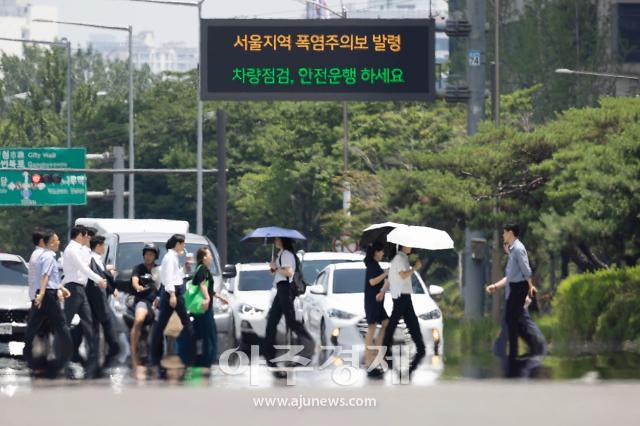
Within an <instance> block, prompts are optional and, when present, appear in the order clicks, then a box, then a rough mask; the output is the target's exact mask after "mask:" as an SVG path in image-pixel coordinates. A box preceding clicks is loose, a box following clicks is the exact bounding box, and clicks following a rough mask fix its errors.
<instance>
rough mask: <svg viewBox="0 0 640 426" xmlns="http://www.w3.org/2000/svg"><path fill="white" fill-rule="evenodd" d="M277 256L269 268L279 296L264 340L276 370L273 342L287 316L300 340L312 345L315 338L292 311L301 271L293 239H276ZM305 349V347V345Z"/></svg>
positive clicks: (266, 351)
mask: <svg viewBox="0 0 640 426" xmlns="http://www.w3.org/2000/svg"><path fill="white" fill-rule="evenodd" d="M273 243H274V245H275V247H276V248H277V249H278V253H277V255H276V257H275V259H272V260H271V263H270V264H269V269H270V271H271V274H272V275H273V285H274V287H276V295H275V298H274V299H273V302H272V304H271V308H270V309H269V313H268V315H267V325H266V330H265V340H264V355H265V359H266V360H267V365H268V366H269V367H275V363H274V362H273V359H274V358H275V352H276V351H275V347H274V343H275V340H276V332H277V328H278V323H279V322H280V319H281V318H282V316H283V315H284V318H285V321H286V323H287V327H288V328H289V329H290V330H291V331H293V332H294V333H296V335H297V336H298V338H300V339H303V340H306V341H308V342H313V338H312V337H311V335H310V334H309V332H308V331H307V330H306V329H305V328H304V325H302V323H301V322H299V321H297V320H296V318H295V314H294V308H293V298H294V294H293V285H294V282H293V277H294V275H295V272H296V270H297V268H298V265H297V264H298V262H297V260H296V255H295V254H294V248H293V240H292V239H291V238H284V237H275V238H274V240H273ZM305 346H306V345H305Z"/></svg>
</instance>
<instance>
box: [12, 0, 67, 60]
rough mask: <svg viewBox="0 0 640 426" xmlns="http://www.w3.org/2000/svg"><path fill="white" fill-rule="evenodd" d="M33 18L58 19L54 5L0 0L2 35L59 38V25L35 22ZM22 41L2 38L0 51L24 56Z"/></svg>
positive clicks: (19, 0) (34, 38) (18, 37)
mask: <svg viewBox="0 0 640 426" xmlns="http://www.w3.org/2000/svg"><path fill="white" fill-rule="evenodd" d="M33 18H43V19H52V20H56V19H58V10H57V8H56V7H54V6H38V5H32V4H30V3H28V2H27V1H26V0H0V37H5V38H14V39H29V40H41V41H52V40H55V39H56V38H58V26H57V25H56V24H48V23H41V22H33V21H32V19H33ZM22 46H23V45H22V43H18V42H12V41H4V40H0V52H1V53H4V54H5V55H10V56H18V57H22V52H23V50H22Z"/></svg>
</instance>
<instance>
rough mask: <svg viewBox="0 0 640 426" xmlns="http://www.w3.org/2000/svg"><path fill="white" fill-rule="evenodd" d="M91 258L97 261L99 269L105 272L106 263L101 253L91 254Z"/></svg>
mask: <svg viewBox="0 0 640 426" xmlns="http://www.w3.org/2000/svg"><path fill="white" fill-rule="evenodd" d="M91 257H92V258H93V260H95V261H96V263H97V264H98V268H100V270H101V271H105V270H106V268H105V267H104V263H103V262H102V255H101V254H99V253H96V252H95V251H92V252H91Z"/></svg>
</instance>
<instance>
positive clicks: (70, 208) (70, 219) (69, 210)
mask: <svg viewBox="0 0 640 426" xmlns="http://www.w3.org/2000/svg"><path fill="white" fill-rule="evenodd" d="M71 117H72V114H71V42H70V41H69V40H67V148H71V119H72V118H71ZM72 224H73V206H72V205H71V204H69V205H68V206H67V232H71V225H72Z"/></svg>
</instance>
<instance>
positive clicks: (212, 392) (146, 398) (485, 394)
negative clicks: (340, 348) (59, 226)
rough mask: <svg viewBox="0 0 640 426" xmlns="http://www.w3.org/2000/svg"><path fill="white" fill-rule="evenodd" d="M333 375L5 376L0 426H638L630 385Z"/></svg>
mask: <svg viewBox="0 0 640 426" xmlns="http://www.w3.org/2000/svg"><path fill="white" fill-rule="evenodd" d="M333 371H335V370H333ZM333 371H332V370H327V371H326V372H317V371H316V372H300V373H296V376H297V378H296V382H295V385H287V383H286V381H284V380H278V379H275V378H273V377H272V375H271V373H270V372H269V371H267V370H266V368H264V367H261V368H258V369H257V371H255V372H253V373H252V374H253V375H254V376H256V377H257V381H255V382H253V383H250V382H249V380H250V374H251V373H248V372H247V373H243V374H239V375H235V376H229V375H222V374H221V373H219V372H216V373H214V374H213V375H212V377H210V378H200V379H192V380H188V381H185V382H178V383H177V384H171V383H170V382H166V381H163V382H160V381H143V382H136V381H132V379H131V378H130V377H128V376H126V375H122V376H118V375H117V374H115V375H113V376H112V377H111V378H107V379H102V380H99V381H91V382H83V381H73V382H69V381H47V380H36V381H31V379H30V378H28V377H13V378H12V377H11V376H10V375H5V376H4V377H3V378H2V380H1V381H0V424H2V425H3V426H13V425H16V426H17V425H20V426H25V425H29V426H30V425H47V426H49V425H65V426H71V425H82V426H101V425H108V426H115V425H150V424H153V425H185V424H189V425H213V424H221V425H248V424H256V423H258V424H261V425H262V424H264V425H293V424H295V425H296V426H297V425H305V426H307V425H345V424H353V425H360V424H366V425H392V426H399V425H404V424H407V425H408V424H423V425H437V426H449V425H465V426H467V425H509V426H513V425H518V426H521V425H537V426H538V425H563V426H566V425H580V426H586V425H598V426H602V425H605V426H608V425H611V426H613V425H615V426H618V425H635V424H639V421H640V420H639V419H640V406H639V404H638V398H639V397H640V382H635V381H634V382H632V381H629V382H601V381H598V380H597V379H595V378H594V379H589V378H585V379H582V380H576V381H567V382H552V381H546V380H522V379H519V380H456V381H439V380H438V379H437V375H436V374H434V373H433V371H432V369H428V368H425V369H421V370H420V372H419V374H417V375H416V376H415V377H414V379H413V380H412V381H411V383H410V384H394V383H392V381H393V380H394V378H393V377H389V376H388V377H387V378H386V379H385V380H377V381H368V380H366V378H363V377H360V378H359V379H358V380H356V381H355V382H353V383H350V384H348V385H347V386H342V385H338V384H336V383H335V382H334V381H333V380H331V378H332V375H333ZM256 398H258V399H256ZM259 398H262V399H259ZM273 398H288V399H278V400H275V399H273ZM314 398H315V399H314ZM337 398H342V399H341V400H340V399H337ZM353 398H357V399H355V400H354V399H353ZM368 398H370V399H368ZM322 399H324V403H325V405H331V404H333V405H336V404H346V405H349V404H351V405H355V406H340V407H336V406H332V407H327V406H325V407H321V406H318V405H320V404H322V402H321V401H322ZM294 401H295V402H294ZM374 402H375V404H374ZM260 404H262V406H260ZM267 404H273V405H278V404H280V405H282V404H286V406H284V407H283V406H279V407H277V408H276V407H273V406H271V407H267V406H266V405H267ZM367 404H368V405H369V406H368V407H363V406H362V405H367ZM313 405H315V406H313ZM357 405H360V406H357ZM371 405H375V406H371ZM294 422H295V423H294Z"/></svg>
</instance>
